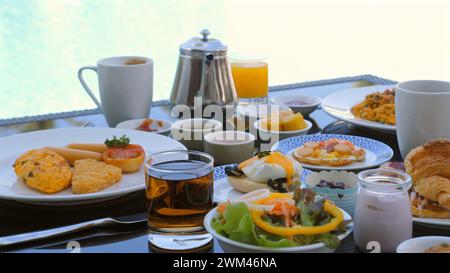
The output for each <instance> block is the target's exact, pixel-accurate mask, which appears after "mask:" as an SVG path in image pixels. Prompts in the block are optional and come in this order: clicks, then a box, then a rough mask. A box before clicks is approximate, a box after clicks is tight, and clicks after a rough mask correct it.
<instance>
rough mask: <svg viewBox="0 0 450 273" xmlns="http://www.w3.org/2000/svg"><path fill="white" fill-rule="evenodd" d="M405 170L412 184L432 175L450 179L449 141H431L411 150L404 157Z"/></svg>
mask: <svg viewBox="0 0 450 273" xmlns="http://www.w3.org/2000/svg"><path fill="white" fill-rule="evenodd" d="M405 169H406V172H407V173H408V174H409V175H411V177H412V179H413V183H414V184H415V183H417V182H418V181H419V180H421V179H422V178H426V177H430V176H433V175H440V176H443V177H446V178H449V179H450V141H449V140H446V139H438V140H432V141H429V142H427V143H425V144H424V145H423V146H419V147H417V148H415V149H413V150H412V151H411V152H409V154H408V155H407V156H406V159H405Z"/></svg>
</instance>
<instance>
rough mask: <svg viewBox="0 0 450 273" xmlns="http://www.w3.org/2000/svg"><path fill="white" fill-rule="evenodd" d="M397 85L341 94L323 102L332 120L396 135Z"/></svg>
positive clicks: (361, 89) (359, 89)
mask: <svg viewBox="0 0 450 273" xmlns="http://www.w3.org/2000/svg"><path fill="white" fill-rule="evenodd" d="M394 87H395V86H394V85H375V86H369V87H359V88H351V89H346V90H342V91H339V92H336V93H333V94H331V95H329V96H328V97H326V98H325V99H323V101H322V109H323V110H324V111H325V112H326V113H327V114H329V115H330V116H332V117H334V118H336V119H339V120H343V121H345V122H348V123H351V124H355V125H358V126H362V127H367V128H371V129H374V130H377V131H382V132H387V133H395V130H396V126H395V91H394Z"/></svg>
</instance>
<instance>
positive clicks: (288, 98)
mask: <svg viewBox="0 0 450 273" xmlns="http://www.w3.org/2000/svg"><path fill="white" fill-rule="evenodd" d="M296 101H301V102H304V104H295V103H294V102H296ZM270 102H271V103H273V104H278V105H286V106H289V108H291V109H292V111H294V112H296V113H297V112H300V113H301V114H302V115H308V114H310V113H312V112H313V111H314V110H316V109H317V107H319V105H320V104H321V103H322V100H321V99H320V98H319V97H316V96H308V95H300V94H283V95H275V96H274V97H272V98H271V99H270Z"/></svg>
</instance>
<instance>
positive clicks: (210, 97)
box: [170, 29, 237, 109]
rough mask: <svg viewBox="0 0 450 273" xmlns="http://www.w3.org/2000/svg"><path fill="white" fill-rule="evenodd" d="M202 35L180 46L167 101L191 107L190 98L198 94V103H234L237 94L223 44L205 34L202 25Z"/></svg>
mask: <svg viewBox="0 0 450 273" xmlns="http://www.w3.org/2000/svg"><path fill="white" fill-rule="evenodd" d="M200 34H201V35H202V37H201V38H200V37H195V38H192V39H190V40H188V41H187V42H185V43H183V44H182V45H181V46H180V57H179V61H178V68H177V72H176V75H175V81H174V84H173V88H172V94H171V96H170V103H171V105H172V106H175V105H180V104H182V105H187V106H189V107H190V108H191V109H192V108H193V107H194V98H195V97H201V98H202V106H205V105H210V104H215V105H219V106H222V107H223V106H227V105H235V104H236V100H237V96H236V90H235V88H234V83H233V77H232V75H231V68H230V64H229V61H228V58H227V46H226V45H224V44H223V43H222V42H221V41H219V40H217V39H211V38H208V36H209V35H210V32H209V31H208V30H207V29H204V30H202V31H201V32H200Z"/></svg>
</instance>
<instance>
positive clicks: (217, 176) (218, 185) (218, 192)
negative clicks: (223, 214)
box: [214, 164, 311, 203]
mask: <svg viewBox="0 0 450 273" xmlns="http://www.w3.org/2000/svg"><path fill="white" fill-rule="evenodd" d="M233 165H234V164H228V165H223V166H220V167H216V168H214V202H216V203H221V202H227V201H228V200H231V201H233V200H236V199H237V198H239V197H240V196H242V195H244V193H242V192H240V191H238V190H236V189H235V188H234V187H233V186H231V185H230V183H228V179H227V175H226V173H225V168H226V167H229V166H233ZM310 174H311V171H309V170H306V169H303V173H302V177H301V179H300V181H302V182H304V181H306V177H307V176H308V175H310Z"/></svg>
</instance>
